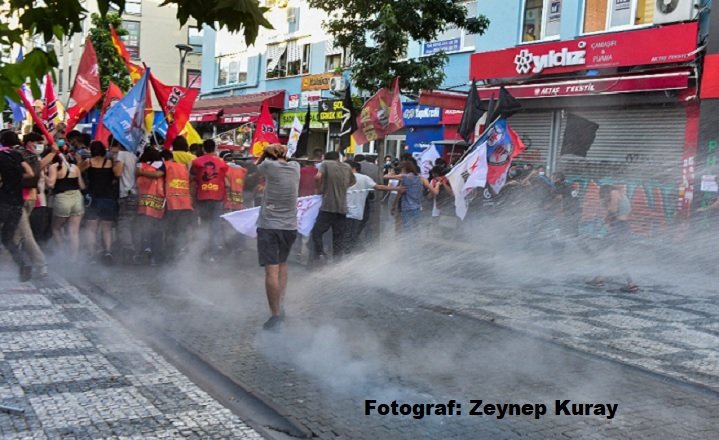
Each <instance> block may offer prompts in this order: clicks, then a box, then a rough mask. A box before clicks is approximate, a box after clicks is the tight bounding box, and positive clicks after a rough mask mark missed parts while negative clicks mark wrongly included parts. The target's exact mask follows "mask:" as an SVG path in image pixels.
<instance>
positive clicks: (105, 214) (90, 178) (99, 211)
mask: <svg viewBox="0 0 719 440" xmlns="http://www.w3.org/2000/svg"><path fill="white" fill-rule="evenodd" d="M80 169H81V170H82V171H83V172H84V173H85V175H86V176H87V193H88V194H89V195H90V198H91V201H90V206H88V207H87V212H86V213H85V220H86V221H87V223H86V228H85V230H86V231H87V247H88V251H89V253H90V255H89V256H90V262H94V261H95V255H96V243H97V229H98V226H99V227H100V231H101V234H102V235H101V237H102V246H103V252H102V260H103V262H105V263H106V264H110V263H112V253H111V249H112V224H113V223H114V221H115V220H116V219H117V211H118V209H117V198H118V195H119V194H118V192H119V189H118V188H119V186H118V183H119V182H118V178H119V177H120V174H121V173H122V168H121V166H120V164H119V163H114V162H113V160H112V158H111V157H108V156H107V150H106V148H105V145H104V144H103V143H102V142H100V141H94V142H91V143H90V159H86V160H85V161H84V162H82V163H81V164H80Z"/></svg>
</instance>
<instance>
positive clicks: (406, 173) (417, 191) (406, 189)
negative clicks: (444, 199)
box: [384, 160, 441, 231]
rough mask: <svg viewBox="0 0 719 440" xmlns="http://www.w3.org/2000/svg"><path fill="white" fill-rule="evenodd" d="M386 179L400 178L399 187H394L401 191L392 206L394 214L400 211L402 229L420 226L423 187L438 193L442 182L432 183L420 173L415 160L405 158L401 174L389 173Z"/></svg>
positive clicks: (407, 229)
mask: <svg viewBox="0 0 719 440" xmlns="http://www.w3.org/2000/svg"><path fill="white" fill-rule="evenodd" d="M384 178H385V179H397V180H399V187H398V188H394V189H396V190H397V191H399V192H400V194H401V196H400V197H399V198H398V203H399V207H398V206H397V203H395V204H394V205H393V206H392V215H395V214H396V213H397V211H399V214H400V218H401V220H402V230H403V231H412V230H414V229H416V228H417V227H418V226H419V221H420V217H421V210H422V195H423V194H422V188H423V187H424V188H426V189H427V190H428V191H429V192H430V193H431V194H433V195H435V196H436V195H437V194H438V193H439V190H440V188H441V182H439V181H437V182H435V184H434V185H431V184H430V183H429V181H427V179H425V178H424V177H422V176H420V175H419V170H418V169H417V165H416V163H415V162H413V161H411V160H404V161H402V162H401V163H400V173H399V174H394V173H392V174H387V175H385V176H384Z"/></svg>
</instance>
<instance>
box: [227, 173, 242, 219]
mask: <svg viewBox="0 0 719 440" xmlns="http://www.w3.org/2000/svg"><path fill="white" fill-rule="evenodd" d="M246 176H247V169H246V168H242V167H229V168H228V169H227V178H228V179H229V181H230V186H229V188H228V189H227V192H226V193H225V209H226V210H229V211H237V210H240V209H243V208H244V207H245V204H244V199H243V197H242V192H243V191H244V190H245V177H246Z"/></svg>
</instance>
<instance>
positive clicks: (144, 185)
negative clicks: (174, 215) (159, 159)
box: [137, 163, 165, 219]
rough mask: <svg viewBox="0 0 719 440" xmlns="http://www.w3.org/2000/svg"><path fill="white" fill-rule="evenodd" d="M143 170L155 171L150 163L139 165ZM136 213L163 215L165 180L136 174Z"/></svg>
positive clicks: (159, 216)
mask: <svg viewBox="0 0 719 440" xmlns="http://www.w3.org/2000/svg"><path fill="white" fill-rule="evenodd" d="M140 169H141V170H143V171H157V170H156V169H155V168H154V167H152V165H149V164H146V163H143V164H141V165H140ZM137 198H138V200H137V213H138V214H140V215H146V216H148V217H154V218H158V219H159V218H162V216H163V215H165V182H164V181H163V179H162V177H160V178H152V177H145V176H137Z"/></svg>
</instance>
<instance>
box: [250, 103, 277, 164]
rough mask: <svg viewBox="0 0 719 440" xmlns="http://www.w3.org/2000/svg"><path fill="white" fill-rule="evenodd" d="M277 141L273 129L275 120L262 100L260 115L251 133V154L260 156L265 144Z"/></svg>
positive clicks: (275, 132)
mask: <svg viewBox="0 0 719 440" xmlns="http://www.w3.org/2000/svg"><path fill="white" fill-rule="evenodd" d="M279 142H280V139H279V138H278V137H277V131H275V121H274V120H273V119H272V115H271V114H270V109H269V108H268V107H267V103H266V102H263V103H262V111H261V112H260V117H259V118H258V119H257V124H255V133H254V134H253V135H252V155H253V156H255V157H260V155H261V154H262V152H263V151H265V147H266V146H268V145H270V144H278V143H279Z"/></svg>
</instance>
